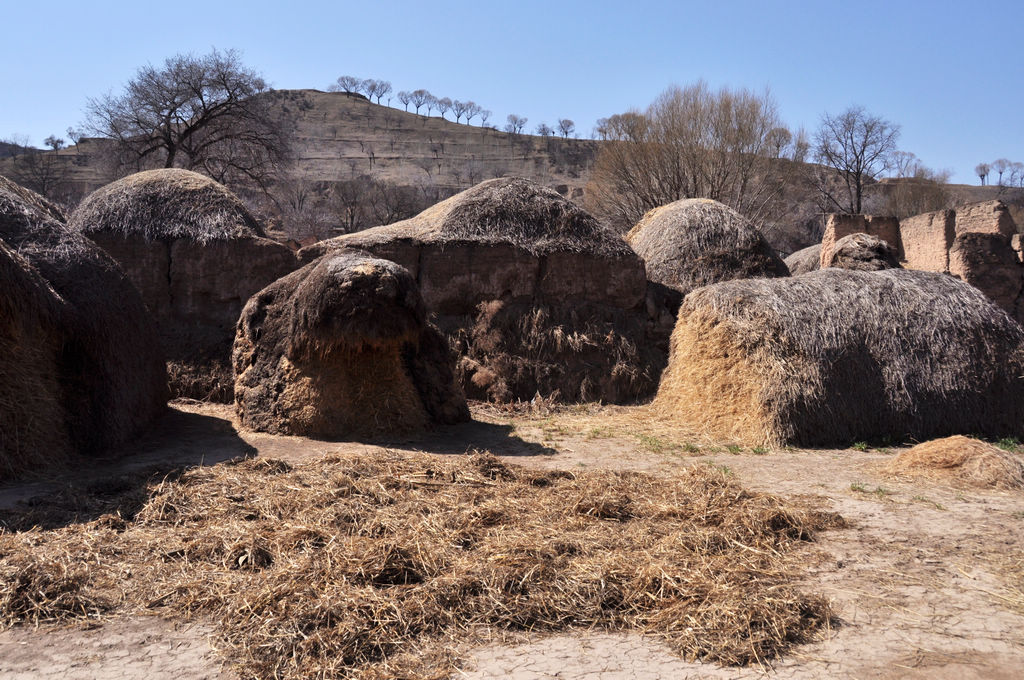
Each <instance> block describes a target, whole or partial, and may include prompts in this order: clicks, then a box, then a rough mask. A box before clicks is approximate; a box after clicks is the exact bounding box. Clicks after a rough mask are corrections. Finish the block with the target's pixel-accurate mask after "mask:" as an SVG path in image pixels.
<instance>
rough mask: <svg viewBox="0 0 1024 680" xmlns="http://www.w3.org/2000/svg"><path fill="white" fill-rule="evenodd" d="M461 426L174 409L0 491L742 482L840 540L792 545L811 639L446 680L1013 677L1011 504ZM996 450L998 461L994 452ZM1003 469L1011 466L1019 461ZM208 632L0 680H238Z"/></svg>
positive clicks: (897, 481) (543, 420) (592, 439)
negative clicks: (393, 465) (810, 608)
mask: <svg viewBox="0 0 1024 680" xmlns="http://www.w3.org/2000/svg"><path fill="white" fill-rule="evenodd" d="M472 410H473V416H474V420H473V421H472V422H469V423H464V424H460V425H455V426H450V427H446V428H442V429H439V430H436V431H435V432H433V433H430V434H428V435H420V436H417V437H413V438H408V439H402V440H392V441H379V442H373V443H356V442H325V441H316V440H310V439H306V438H302V437H288V436H277V435H270V434H258V433H249V432H244V431H240V430H239V428H238V425H237V422H236V421H235V418H234V414H233V410H232V408H231V407H230V406H223V405H209V404H198V403H194V402H183V401H179V402H176V403H175V404H174V407H173V408H172V409H171V411H170V412H169V413H168V415H167V416H166V417H165V419H164V420H163V422H162V423H160V425H159V426H158V427H157V428H156V429H154V430H153V431H152V432H151V433H150V434H149V435H147V436H146V437H145V438H143V439H142V440H140V441H138V442H136V443H134V444H133V445H131V448H132V449H133V454H134V455H133V456H131V457H125V458H124V459H122V460H119V461H111V462H109V463H101V464H100V465H98V466H95V467H90V469H89V470H88V471H87V472H86V471H82V470H73V471H67V472H66V473H65V474H64V475H62V476H60V477H59V478H48V479H37V480H33V481H30V482H25V483H21V484H18V485H7V486H4V487H2V488H0V508H3V509H8V510H9V509H11V508H17V507H21V508H24V507H25V506H24V502H25V501H27V500H29V499H31V498H33V497H37V498H41V501H37V503H38V502H41V503H47V502H50V501H51V500H52V499H53V498H54V497H55V496H54V492H55V490H57V489H59V488H61V487H62V485H64V484H66V483H68V482H69V481H73V482H74V483H75V484H76V485H77V486H78V487H79V488H89V487H90V485H91V486H92V488H93V489H94V491H95V490H96V489H102V483H101V482H102V480H108V479H110V478H112V477H115V476H118V475H125V474H128V473H132V472H139V471H146V470H152V471H156V472H158V473H160V472H166V471H167V470H169V469H171V468H173V467H175V466H180V465H206V466H210V465H219V464H221V463H222V462H223V461H226V460H228V459H231V458H234V457H237V456H256V457H259V458H272V459H280V460H284V461H288V462H291V463H292V464H298V463H302V462H304V461H312V460H317V459H319V458H322V457H324V456H326V455H328V454H359V453H360V452H364V453H366V454H367V455H370V454H373V453H374V452H377V451H379V450H380V449H382V448H386V449H389V450H391V451H395V452H409V453H413V452H426V453H429V454H431V455H435V456H438V457H440V458H443V459H445V460H451V458H450V457H451V456H460V457H461V456H462V454H465V453H467V452H468V451H473V450H486V451H490V452H492V453H493V454H494V455H496V456H498V457H499V458H500V459H501V460H502V461H504V462H510V463H515V464H517V465H523V466H527V467H528V468H537V469H541V470H564V471H569V472H574V471H579V470H609V469H610V470H631V471H638V472H644V473H647V474H650V475H653V476H655V477H665V476H668V475H670V474H673V473H675V472H678V471H681V470H684V469H687V468H689V467H692V466H695V465H696V466H714V467H716V468H717V469H718V470H720V471H722V472H723V473H725V474H726V475H727V476H729V477H730V478H732V479H734V480H736V481H737V482H738V483H739V484H740V485H741V486H743V487H745V488H748V489H751V490H753V491H763V492H770V493H772V494H775V495H778V496H780V497H782V498H783V499H785V500H787V501H790V502H792V503H795V504H798V505H801V506H804V507H810V508H815V509H820V510H826V511H833V512H838V513H839V514H840V515H841V516H842V517H843V518H845V520H846V522H847V524H848V527H847V528H843V529H833V530H829V531H825V532H823V533H821V534H819V535H818V536H817V539H816V540H815V541H814V542H810V543H806V544H804V545H803V546H802V547H800V548H798V550H799V551H800V552H799V557H800V560H801V562H802V564H803V567H804V575H803V577H802V578H801V581H800V584H799V586H800V588H801V589H802V590H803V591H806V592H808V593H816V594H821V595H824V596H825V597H827V598H829V599H830V600H831V601H832V606H833V608H834V612H835V615H836V618H835V620H834V621H833V623H832V624H831V625H830V626H829V627H828V628H827V629H826V630H824V631H823V632H822V633H821V634H820V635H819V639H817V640H816V641H813V642H811V643H809V644H805V645H801V646H797V647H795V648H793V649H792V650H791V651H790V652H789V653H787V654H785V655H784V656H783V657H782V658H780V659H777V660H775V661H774V662H770V663H766V664H765V665H764V666H760V667H759V666H757V665H755V666H753V667H741V668H736V667H726V668H723V667H719V666H716V665H713V664H701V663H691V662H687V661H686V660H683V659H681V658H679V657H678V656H676V655H674V654H673V653H672V652H671V651H670V650H669V648H668V647H667V646H665V645H664V644H663V643H662V642H661V641H660V640H659V639H658V638H657V637H654V636H641V635H639V634H637V633H629V634H619V633H615V634H609V633H607V632H603V631H598V630H595V631H573V632H570V633H568V634H560V635H557V636H549V637H545V636H537V637H529V636H520V637H507V636H506V637H504V638H497V637H496V638H495V639H494V640H493V642H492V643H490V644H487V645H485V646H482V647H481V646H477V647H475V648H471V649H464V650H462V656H463V659H464V660H463V662H462V663H461V670H460V671H458V672H456V674H455V675H454V676H453V677H455V678H460V677H470V678H495V677H510V678H524V679H525V678H548V677H558V678H580V679H582V678H602V679H609V680H610V679H613V678H615V679H619V678H622V679H625V678H753V677H762V676H764V675H765V674H770V675H772V676H773V677H779V678H820V677H844V678H846V677H856V678H907V677H909V678H1015V677H1020V676H1021V675H1022V674H1024V531H1022V530H1021V528H1022V525H1024V492H1021V491H1019V490H1017V491H980V490H977V489H968V488H958V487H955V486H950V485H946V484H943V483H941V482H936V481H921V480H915V481H910V480H909V479H906V478H897V477H892V476H889V475H888V474H887V473H885V472H884V471H883V466H884V464H885V463H886V462H888V461H890V460H891V459H892V457H893V456H894V455H895V454H896V453H897V452H898V451H899V450H900V449H897V448H893V449H891V450H879V449H870V448H868V447H866V446H863V445H857V446H855V447H854V448H851V449H847V450H797V449H778V450H762V449H743V448H740V447H737V446H734V445H731V444H730V442H721V441H713V440H710V439H709V438H708V437H706V436H705V435H703V434H701V433H699V432H694V431H687V430H682V429H679V428H677V427H672V426H669V425H667V424H666V423H664V422H663V421H660V420H658V419H656V418H654V417H653V416H652V415H651V414H650V413H649V411H648V410H647V409H646V408H645V407H599V406H578V407H558V408H553V407H548V406H546V405H545V404H534V405H533V406H532V407H523V408H518V409H514V408H507V409H497V408H494V407H492V406H487V405H484V404H475V405H474V406H473V408H472ZM1003 445H1004V446H1005V447H1006V448H1011V449H1012V448H1014V446H1013V445H1012V443H1010V442H1004V443H1003ZM1015 455H1017V456H1020V454H1019V453H1015ZM211 632H212V624H210V623H207V622H204V621H201V620H200V621H196V622H193V623H190V624H188V625H183V624H182V623H180V622H177V623H176V622H172V621H168V620H165V619H162V618H159V617H156V616H143V617H133V618H124V617H120V618H111V619H102V618H101V619H90V620H87V621H86V622H84V623H81V624H77V625H70V626H68V625H64V626H58V625H52V624H49V625H40V626H39V627H31V626H24V625H23V626H17V627H14V628H10V629H8V630H5V631H3V632H0V678H30V677H31V678H37V677H71V678H86V677H88V678H123V677H146V678H149V679H151V680H153V679H157V678H178V677H180V676H181V675H182V674H183V673H187V674H188V675H190V676H192V677H196V678H234V677H240V676H238V675H237V674H236V673H235V671H233V670H232V669H231V667H230V662H229V661H226V660H225V658H224V657H222V656H220V655H219V654H218V652H217V651H216V650H214V649H213V648H212V647H211V640H212V639H214V638H212V637H211Z"/></svg>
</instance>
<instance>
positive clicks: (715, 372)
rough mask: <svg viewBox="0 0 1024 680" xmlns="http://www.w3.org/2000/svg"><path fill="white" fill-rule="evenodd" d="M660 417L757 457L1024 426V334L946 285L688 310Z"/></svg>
mask: <svg viewBox="0 0 1024 680" xmlns="http://www.w3.org/2000/svg"><path fill="white" fill-rule="evenodd" d="M655 407H656V409H658V410H660V411H661V412H662V413H664V414H666V415H669V416H671V417H673V418H677V419H679V420H681V421H683V422H684V423H686V424H689V425H693V426H695V427H699V428H702V429H705V430H707V431H708V432H709V433H711V434H713V435H715V436H717V437H719V438H723V439H726V440H735V441H737V442H743V443H748V444H751V445H759V444H769V445H784V444H793V445H803V446H829V445H849V444H850V443H852V442H854V441H878V440H885V439H889V440H895V441H902V440H904V439H907V438H914V439H918V440H921V439H930V438H933V437H941V436H945V435H950V434H961V433H977V434H982V435H988V436H994V437H1001V436H1008V435H1015V434H1017V433H1019V432H1020V431H1021V429H1022V426H1024V328H1021V327H1020V326H1019V325H1018V324H1017V323H1015V322H1014V321H1013V320H1012V319H1010V317H1008V316H1007V315H1006V314H1005V313H1004V312H1003V311H1002V310H1000V309H998V308H997V307H996V306H995V305H993V304H992V303H991V302H990V301H989V300H988V299H986V298H985V296H984V295H983V294H982V293H981V292H979V291H978V290H977V289H975V288H973V287H972V286H969V285H967V284H965V283H963V282H961V281H957V280H956V279H954V278H953V277H950V276H947V275H945V274H936V273H931V272H917V271H907V270H902V269H889V270H885V271H879V272H858V271H850V270H842V269H823V270H821V271H818V272H813V273H810V274H805V275H803V276H800V277H795V278H789V279H778V280H768V279H751V280H746V281H730V282H726V283H720V284H717V285H714V286H708V287H706V288H702V289H699V290H696V291H694V292H693V293H691V294H690V295H689V296H688V297H687V298H686V300H685V301H684V302H683V306H682V308H681V309H680V312H679V321H678V322H677V324H676V329H675V331H674V332H673V335H672V353H671V356H670V359H669V366H668V368H667V369H666V371H665V374H664V375H663V377H662V381H661V386H660V388H659V391H658V396H657V399H656V400H655Z"/></svg>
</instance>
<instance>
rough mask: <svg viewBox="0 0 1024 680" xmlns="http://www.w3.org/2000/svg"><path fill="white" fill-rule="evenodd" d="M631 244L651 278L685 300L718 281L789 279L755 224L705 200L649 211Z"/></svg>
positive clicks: (632, 234)
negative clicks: (694, 291) (691, 292)
mask: <svg viewBox="0 0 1024 680" xmlns="http://www.w3.org/2000/svg"><path fill="white" fill-rule="evenodd" d="M626 241H628V242H629V244H630V245H631V246H632V247H633V250H635V251H636V252H637V254H639V255H640V257H642V258H643V260H644V263H645V264H646V266H647V276H648V278H650V279H651V281H656V282H658V283H661V284H663V285H666V286H668V287H670V288H673V289H675V290H677V291H679V292H680V293H681V294H682V295H686V294H687V293H689V292H690V291H691V290H693V289H694V288H700V287H701V286H707V285H710V284H712V283H718V282H719V281H729V280H732V279H749V278H755V277H766V278H774V277H777V276H789V269H788V268H787V267H786V263H785V262H783V261H782V259H781V258H779V255H778V253H776V252H775V250H774V249H773V248H772V247H771V246H770V245H769V244H768V241H766V240H765V238H764V236H763V235H762V234H761V232H760V231H758V230H757V229H756V228H755V227H754V225H753V224H751V223H750V220H748V219H747V218H745V217H743V215H740V214H739V213H738V212H736V211H735V210H733V209H732V208H730V207H728V206H726V205H722V204H721V203H719V202H717V201H712V200H709V199H706V198H687V199H683V200H680V201H675V202H674V203H669V204H668V205H663V206H661V207H660V208H655V209H654V210H651V211H649V212H648V213H647V214H646V215H644V216H643V218H642V219H641V220H640V221H639V222H637V223H636V226H634V227H633V228H632V229H631V230H630V231H629V233H628V234H626Z"/></svg>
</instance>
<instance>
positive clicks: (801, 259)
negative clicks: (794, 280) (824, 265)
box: [784, 243, 821, 276]
mask: <svg viewBox="0 0 1024 680" xmlns="http://www.w3.org/2000/svg"><path fill="white" fill-rule="evenodd" d="M784 262H785V263H786V267H787V268H788V269H789V275H790V276H800V275H801V274H807V273H809V272H816V271H818V270H819V269H821V244H820V243H817V244H815V245H813V246H807V247H806V248H803V249H802V250H798V251H796V252H795V253H793V254H792V255H790V256H789V257H787V258H786V259H785V260H784Z"/></svg>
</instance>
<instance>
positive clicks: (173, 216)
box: [70, 169, 298, 401]
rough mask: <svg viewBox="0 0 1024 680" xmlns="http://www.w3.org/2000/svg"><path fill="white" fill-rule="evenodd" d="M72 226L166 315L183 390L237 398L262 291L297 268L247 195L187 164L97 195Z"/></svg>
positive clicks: (175, 374)
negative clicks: (240, 358) (246, 322)
mask: <svg viewBox="0 0 1024 680" xmlns="http://www.w3.org/2000/svg"><path fill="white" fill-rule="evenodd" d="M70 226H71V227H72V228H73V229H76V230H78V231H81V232H82V233H84V234H85V235H86V236H88V237H89V238H90V239H92V240H93V241H95V242H96V243H97V244H99V245H100V246H101V247H102V248H103V249H104V250H106V251H107V252H108V253H110V254H111V255H112V256H113V257H114V258H115V259H116V260H117V261H118V262H119V263H120V264H121V266H122V267H124V269H125V271H126V272H127V273H128V276H129V277H130V278H131V279H132V281H133V282H134V283H135V285H136V286H137V287H138V288H139V290H140V291H141V293H142V297H143V300H144V301H145V303H146V306H147V307H148V308H149V310H150V311H151V312H152V314H153V316H154V317H155V318H156V320H157V327H158V329H159V331H160V340H161V344H162V346H163V348H164V352H165V354H166V355H167V358H168V362H169V369H170V373H171V388H172V391H173V393H174V396H183V397H193V398H197V399H211V400H217V401H231V388H232V378H231V366H230V357H231V343H232V341H233V339H234V333H235V323H236V322H237V321H238V315H239V313H240V312H241V311H242V306H243V305H244V304H245V302H246V300H248V299H249V298H250V297H251V296H252V294H253V293H255V292H256V291H258V290H260V289H261V288H263V287H264V286H266V285H267V284H269V283H271V282H272V281H275V280H277V279H278V278H280V277H281V276H284V275H285V274H287V273H289V272H291V271H293V270H294V269H296V267H297V266H298V263H297V262H296V260H295V257H294V255H293V253H292V252H291V250H290V249H289V248H288V247H287V246H285V245H283V244H280V243H277V242H275V241H272V240H270V239H268V238H265V234H264V232H263V229H262V228H261V227H260V225H259V224H258V223H257V221H256V220H255V219H254V218H253V217H252V215H250V214H249V212H248V211H247V210H246V209H245V207H244V206H243V205H242V203H241V201H240V200H239V199H238V198H237V197H236V196H235V195H234V194H232V193H231V192H230V191H228V190H227V189H225V188H224V187H223V186H222V185H220V184H218V183H217V182H215V181H213V180H212V179H210V178H208V177H205V176H203V175H200V174H197V173H194V172H190V171H188V170H179V169H166V170H150V171H147V172H140V173H137V174H134V175H130V176H128V177H125V178H123V179H120V180H117V181H116V182H113V183H111V184H108V185H107V186H105V187H102V188H101V189H98V190H97V191H95V192H93V193H92V194H90V195H89V196H87V197H86V199H85V200H84V201H82V203H81V205H79V207H78V208H77V209H76V210H75V211H74V213H73V214H72V215H71V219H70Z"/></svg>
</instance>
